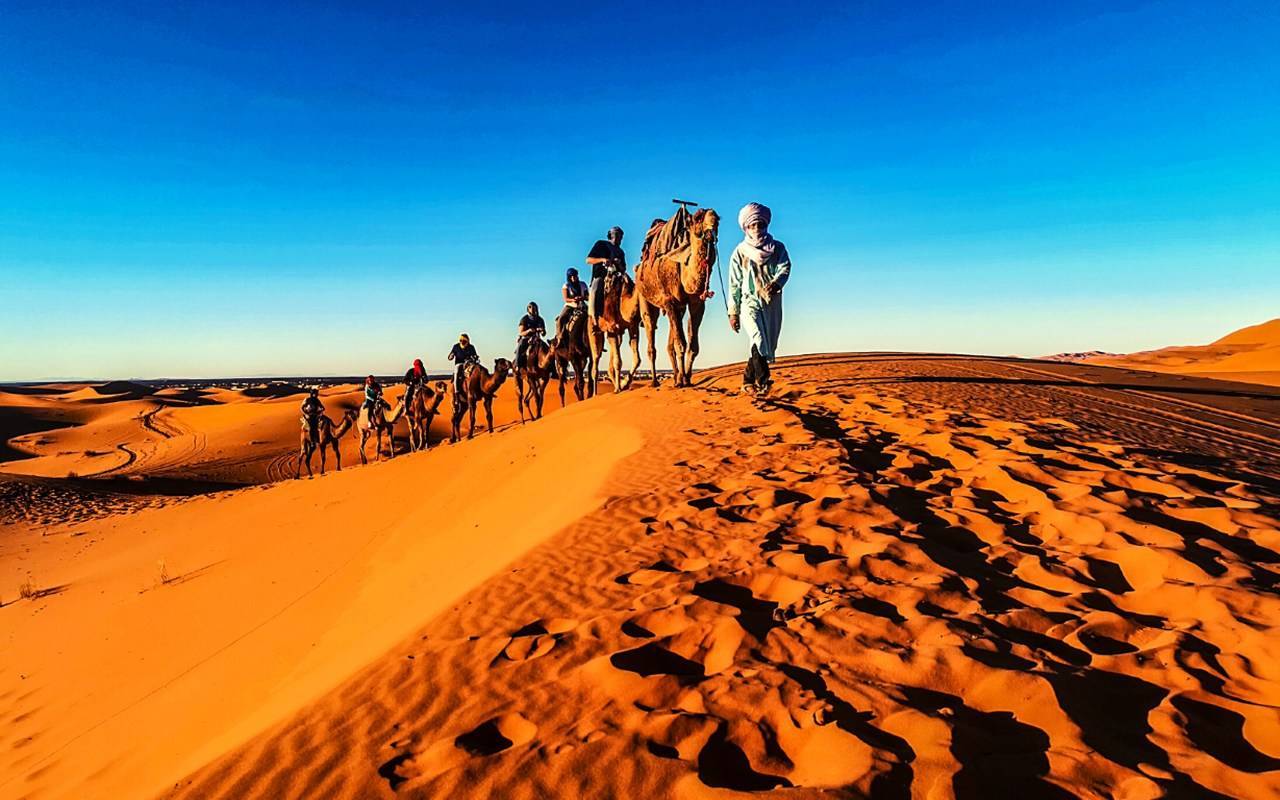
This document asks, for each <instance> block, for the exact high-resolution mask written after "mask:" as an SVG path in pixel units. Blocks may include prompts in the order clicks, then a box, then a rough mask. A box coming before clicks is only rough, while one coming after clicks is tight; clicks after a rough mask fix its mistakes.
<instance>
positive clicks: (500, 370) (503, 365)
mask: <svg viewBox="0 0 1280 800" xmlns="http://www.w3.org/2000/svg"><path fill="white" fill-rule="evenodd" d="M510 371H511V362H510V361H508V360H507V359H505V358H497V359H494V361H493V374H494V376H495V377H496V376H498V375H501V376H503V377H506V375H507V373H508V372H510Z"/></svg>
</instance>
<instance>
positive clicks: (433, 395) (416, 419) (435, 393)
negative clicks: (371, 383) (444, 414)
mask: <svg viewBox="0 0 1280 800" xmlns="http://www.w3.org/2000/svg"><path fill="white" fill-rule="evenodd" d="M448 389H449V383H448V381H436V383H435V388H434V389H433V388H431V387H429V386H423V387H422V388H421V389H419V390H418V391H417V392H415V393H414V395H413V402H411V403H410V404H409V408H408V410H406V411H405V414H406V415H407V416H408V417H409V449H410V450H412V451H415V452H416V451H418V450H426V449H428V448H429V447H430V446H431V442H430V435H431V420H433V419H435V417H436V414H438V413H440V403H441V402H442V401H443V400H444V395H445V392H447V391H448Z"/></svg>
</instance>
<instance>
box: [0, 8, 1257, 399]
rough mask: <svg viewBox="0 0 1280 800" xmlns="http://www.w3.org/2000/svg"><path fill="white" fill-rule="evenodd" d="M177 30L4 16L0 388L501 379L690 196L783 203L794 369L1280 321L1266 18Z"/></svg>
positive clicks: (376, 13) (727, 213) (1101, 14)
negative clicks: (605, 254) (150, 381)
mask: <svg viewBox="0 0 1280 800" xmlns="http://www.w3.org/2000/svg"><path fill="white" fill-rule="evenodd" d="M188 5H191V4H172V3H155V4H123V3H113V2H97V3H93V4H84V5H83V6H81V5H78V4H62V3H51V2H39V3H30V4H27V3H23V2H14V0H8V1H7V2H5V4H4V11H3V12H0V295H2V297H3V303H2V305H0V380H33V379H45V378H55V377H101V378H107V377H156V376H218V375H257V374H281V375H298V374H356V373H364V372H379V373H384V372H394V371H398V370H403V369H404V368H405V367H406V366H407V364H408V363H409V361H410V360H411V359H412V358H413V357H414V356H417V355H421V356H423V357H425V358H426V361H427V364H428V367H429V368H432V369H442V368H444V367H445V362H444V355H445V353H446V352H447V351H448V348H449V345H450V344H451V342H452V341H453V339H454V337H456V335H457V333H458V332H459V331H460V330H464V329H465V330H468V331H469V332H470V333H471V334H472V337H473V339H474V340H475V343H476V344H477V346H478V349H479V350H480V353H481V355H482V356H483V357H485V358H486V359H492V358H493V357H495V356H498V355H506V354H508V353H509V351H510V350H511V348H512V345H513V340H514V333H515V324H516V321H517V320H518V319H519V317H520V315H521V314H522V313H523V310H524V304H525V302H526V301H527V300H529V299H536V300H538V301H539V302H540V304H541V305H542V307H543V310H544V312H547V313H546V316H548V318H550V317H551V316H553V315H554V313H555V312H556V310H557V309H558V307H559V303H558V297H559V286H560V283H561V281H562V279H563V274H564V269H565V267H567V266H570V265H578V266H581V265H582V259H583V257H584V256H585V255H586V251H587V249H588V248H589V247H590V245H591V243H592V242H593V241H594V240H595V239H596V238H598V237H599V236H601V235H602V234H603V233H604V231H605V230H606V229H607V228H608V227H609V226H610V225H614V224H619V225H621V226H623V227H624V228H625V229H626V230H627V232H628V236H627V239H626V241H625V242H624V249H626V251H627V253H628V256H629V257H630V258H633V259H634V258H635V257H637V256H638V255H639V249H640V242H641V240H642V238H643V229H644V228H645V227H646V225H647V223H648V222H649V220H650V219H652V218H653V217H655V216H660V215H661V216H666V215H668V214H669V213H670V211H671V208H672V206H671V204H670V203H669V200H670V199H671V198H672V197H685V198H691V199H694V200H697V201H700V202H702V203H703V204H706V205H710V206H713V207H715V208H716V209H718V210H719V211H720V212H721V213H722V215H723V217H724V224H723V225H722V227H721V242H722V251H723V252H724V253H725V254H726V258H727V254H728V252H729V250H730V249H731V248H732V246H733V245H734V244H735V243H736V242H737V241H738V240H739V239H740V232H739V231H738V229H737V226H736V215H737V209H738V208H739V207H740V206H741V205H742V204H743V203H745V202H747V201H749V200H759V201H761V202H764V203H766V204H768V205H770V206H772V207H773V210H774V225H773V232H774V233H775V235H776V236H777V237H778V238H779V239H781V240H782V241H784V242H785V243H786V244H787V246H788V249H789V250H790V252H791V254H792V258H793V261H794V270H793V273H792V281H791V283H790V284H789V286H788V289H787V293H786V323H785V326H784V330H783V336H782V343H781V351H782V352H783V353H798V352H810V351H831V350H868V349H895V350H942V351H957V352H983V353H999V354H1009V353H1012V354H1019V355H1040V354H1045V353H1050V352H1057V351H1062V350H1081V349H1095V348H1097V349H1105V350H1113V351H1130V350H1136V349H1145V348H1151V347H1159V346H1164V345H1170V344H1192V343H1203V342H1206V341H1209V340H1211V339H1214V338H1217V337H1218V336H1221V335H1222V334H1225V333H1227V332H1228V331H1230V330H1233V329H1235V328H1239V327H1241V326H1244V325H1246V324H1250V323H1256V322H1260V321H1263V320H1265V319H1270V318H1272V317H1275V316H1280V269H1278V268H1277V267H1280V54H1278V53H1277V47H1276V43H1277V42H1278V41H1280V6H1277V4H1276V3H1275V2H1274V0H1265V2H1230V1H1228V2H1216V3H1203V2H1153V3H1126V2H1115V1H1114V0H1113V1H1110V2H1105V3H1103V2H1070V3H1062V2H1053V3H1041V4H1035V3H1027V2H1010V3H973V2H969V1H968V0H966V2H954V3H935V4H928V5H927V6H926V4H915V3H912V4H906V3H900V2H884V3H870V2H864V3H847V4H846V3H820V4H814V5H812V6H806V5H796V4H791V3H788V4H780V3H768V4H764V3H762V4H755V3H749V2H742V3H736V4H732V5H726V6H724V7H716V6H715V4H705V3H704V4H690V3H644V4H634V5H632V6H628V7H625V8H624V7H613V6H609V5H605V4H601V3H574V4H543V5H540V6H536V7H535V6H528V5H526V4H514V3H512V4H502V3H498V4H495V3H475V4H462V3H449V4H445V3H424V4H418V3H400V4H382V3H370V2H365V3H358V4H357V3H351V4H348V6H349V7H347V8H337V7H320V4H316V5H293V4H289V3H274V4H270V8H267V9H264V8H262V7H261V6H262V5H265V4H245V5H244V6H243V7H238V4H236V3H220V4H207V5H204V4H202V5H199V6H194V5H191V7H185V8H183V7H179V6H188ZM1035 6H1039V8H1038V9H1037V8H1035ZM710 309H711V310H710V312H709V314H708V319H707V322H706V324H705V326H704V344H703V354H704V356H703V360H702V363H704V364H712V363H720V362H725V361H730V360H738V359H740V358H741V357H742V354H743V349H744V339H743V338H742V337H735V336H733V335H732V334H731V333H730V332H729V331H728V327H727V325H726V322H725V315H724V308H723V305H721V300H720V298H719V297H718V296H717V298H715V299H713V300H712V301H711V306H710ZM663 325H664V329H665V322H664V323H663ZM663 335H665V332H664V334H663ZM664 365H665V354H664V355H662V356H661V357H660V366H664Z"/></svg>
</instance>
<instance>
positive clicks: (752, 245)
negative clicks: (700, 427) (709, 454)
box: [729, 203, 791, 388]
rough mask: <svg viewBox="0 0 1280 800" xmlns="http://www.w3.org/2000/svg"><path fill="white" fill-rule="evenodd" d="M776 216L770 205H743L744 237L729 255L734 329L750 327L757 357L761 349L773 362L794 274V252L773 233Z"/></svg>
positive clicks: (740, 214) (762, 355) (740, 221)
mask: <svg viewBox="0 0 1280 800" xmlns="http://www.w3.org/2000/svg"><path fill="white" fill-rule="evenodd" d="M772 218H773V213H772V212H771V211H770V210H769V209H768V207H767V206H763V205H760V204H759V203H748V204H747V205H745V206H743V207H742V210H741V211H740V212H738V225H739V226H740V227H741V228H742V233H743V239H742V242H741V243H740V244H739V245H738V246H737V247H736V248H734V250H733V256H732V257H731V258H730V259H729V327H731V328H733V331H734V333H737V332H738V331H739V330H741V329H742V328H746V331H747V339H748V343H749V344H750V345H751V347H752V349H753V352H752V355H753V357H754V356H755V354H756V353H759V357H760V358H762V359H763V360H764V361H765V362H766V363H768V362H772V361H773V359H774V356H775V355H776V354H777V352H778V337H779V336H780V335H781V334H782V287H783V286H785V285H786V283H787V279H788V278H789V277H791V256H790V255H789V254H788V253H787V248H786V245H784V244H783V243H782V242H779V241H778V240H776V239H774V238H773V236H771V235H770V234H769V223H770V221H771V220H772ZM748 369H751V366H750V364H749V365H748ZM753 382H757V381H753ZM746 383H747V381H745V380H744V385H745V384H746ZM756 388H765V387H763V386H757V387H756Z"/></svg>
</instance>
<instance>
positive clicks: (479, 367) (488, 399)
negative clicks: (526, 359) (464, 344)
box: [449, 358, 511, 443]
mask: <svg viewBox="0 0 1280 800" xmlns="http://www.w3.org/2000/svg"><path fill="white" fill-rule="evenodd" d="M510 372H511V362H510V361H508V360H506V359H505V358H499V359H497V360H495V361H494V362H493V372H489V370H487V369H485V367H484V365H483V364H476V365H475V366H473V367H472V368H471V371H470V372H468V373H467V375H466V377H465V378H464V379H463V384H462V391H461V392H458V391H455V392H454V393H453V433H452V436H451V437H450V438H449V441H450V442H451V443H452V442H456V441H458V440H459V439H461V438H462V415H463V414H465V413H468V412H470V414H471V426H470V427H469V428H468V429H467V438H468V439H470V438H471V437H472V436H473V435H474V434H475V432H476V406H477V405H479V404H480V403H484V416H485V421H486V422H487V423H488V425H489V433H493V396H494V395H495V394H497V393H498V389H499V388H501V386H502V384H503V383H504V382H505V381H506V380H507V375H508V374H510Z"/></svg>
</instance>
